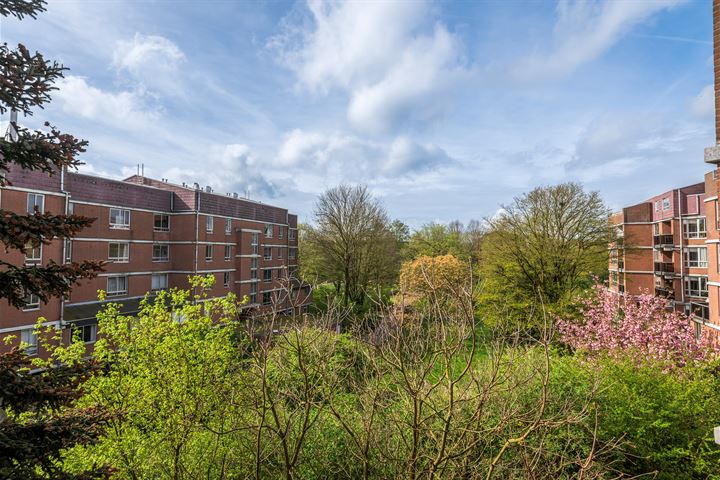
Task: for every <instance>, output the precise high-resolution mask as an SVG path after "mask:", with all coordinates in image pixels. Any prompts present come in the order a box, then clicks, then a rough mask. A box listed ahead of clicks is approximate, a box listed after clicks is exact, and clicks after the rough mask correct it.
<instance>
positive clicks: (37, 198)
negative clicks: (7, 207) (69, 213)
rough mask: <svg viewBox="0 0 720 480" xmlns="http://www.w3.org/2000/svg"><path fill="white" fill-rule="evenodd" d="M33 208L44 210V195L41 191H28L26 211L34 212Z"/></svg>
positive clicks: (39, 210) (41, 211)
mask: <svg viewBox="0 0 720 480" xmlns="http://www.w3.org/2000/svg"><path fill="white" fill-rule="evenodd" d="M35 208H37V211H38V212H40V213H43V212H44V211H45V195H43V194H41V193H28V198H27V211H28V213H35Z"/></svg>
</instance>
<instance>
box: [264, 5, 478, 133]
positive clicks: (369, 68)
mask: <svg viewBox="0 0 720 480" xmlns="http://www.w3.org/2000/svg"><path fill="white" fill-rule="evenodd" d="M308 8H309V10H310V14H311V19H310V22H306V23H308V25H300V26H298V25H297V24H294V23H292V22H291V21H286V24H285V28H284V31H283V34H281V35H280V36H277V37H274V38H273V39H271V41H270V43H269V45H270V47H272V48H274V49H276V50H277V51H278V52H279V54H280V57H281V59H282V60H283V62H284V63H285V65H287V66H288V67H290V68H291V69H292V70H293V71H294V72H295V73H296V75H297V77H298V82H299V85H300V86H301V87H302V88H305V89H307V90H310V91H313V92H315V93H321V94H324V93H327V92H329V91H331V90H335V89H339V90H342V91H345V92H347V93H348V94H349V96H350V104H349V107H348V112H347V114H348V118H349V120H350V121H351V123H352V124H353V125H355V126H356V127H358V128H360V129H362V130H365V131H370V132H382V131H390V130H393V129H394V128H397V127H398V126H400V125H403V124H410V125H411V124H413V123H424V122H427V121H429V120H432V119H434V118H436V117H437V116H438V115H441V114H442V113H443V112H444V110H445V109H446V108H447V106H448V105H447V104H448V103H449V102H448V95H446V94H447V93H448V91H449V90H450V88H451V87H452V86H454V85H456V84H457V82H458V81H459V80H460V79H461V78H463V77H464V76H465V75H467V74H468V70H467V69H466V68H465V67H464V65H463V58H462V45H461V42H460V41H459V39H458V38H457V37H456V36H455V35H453V34H452V33H450V32H449V31H448V30H447V28H446V27H445V26H444V25H443V24H441V23H435V24H433V23H432V22H430V18H431V16H432V13H433V12H432V5H431V4H430V3H429V2H424V1H418V2H338V3H334V2H329V1H323V0H314V1H310V2H309V4H308Z"/></svg>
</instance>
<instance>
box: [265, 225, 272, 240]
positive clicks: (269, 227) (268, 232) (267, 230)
mask: <svg viewBox="0 0 720 480" xmlns="http://www.w3.org/2000/svg"><path fill="white" fill-rule="evenodd" d="M265 238H273V226H272V225H270V224H267V225H265Z"/></svg>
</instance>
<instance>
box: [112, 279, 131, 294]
mask: <svg viewBox="0 0 720 480" xmlns="http://www.w3.org/2000/svg"><path fill="white" fill-rule="evenodd" d="M127 284H128V279H127V277H126V276H117V277H108V279H107V294H108V295H125V294H126V293H127Z"/></svg>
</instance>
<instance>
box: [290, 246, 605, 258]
mask: <svg viewBox="0 0 720 480" xmlns="http://www.w3.org/2000/svg"><path fill="white" fill-rule="evenodd" d="M615 255H617V252H616V253H615ZM296 258H297V248H288V260H295V259H296Z"/></svg>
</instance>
